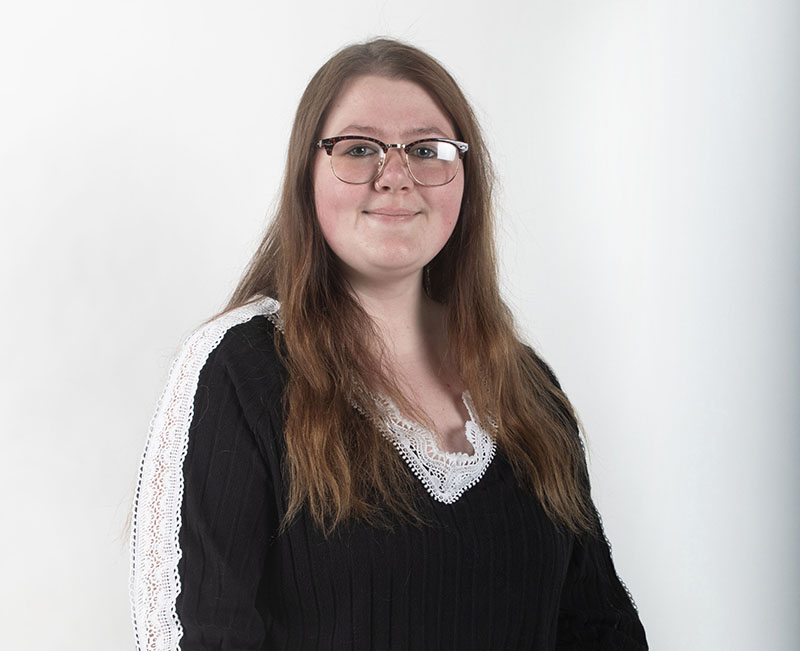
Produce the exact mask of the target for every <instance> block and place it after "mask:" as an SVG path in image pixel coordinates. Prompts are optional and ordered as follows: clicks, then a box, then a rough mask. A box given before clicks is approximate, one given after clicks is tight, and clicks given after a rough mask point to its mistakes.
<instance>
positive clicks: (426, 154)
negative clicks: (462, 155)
mask: <svg viewBox="0 0 800 651" xmlns="http://www.w3.org/2000/svg"><path fill="white" fill-rule="evenodd" d="M408 153H409V154H410V155H411V156H413V157H414V158H438V157H439V154H438V152H437V149H436V143H433V142H427V143H426V142H421V143H419V144H418V145H416V146H415V147H414V149H412V150H411V151H410V152H408Z"/></svg>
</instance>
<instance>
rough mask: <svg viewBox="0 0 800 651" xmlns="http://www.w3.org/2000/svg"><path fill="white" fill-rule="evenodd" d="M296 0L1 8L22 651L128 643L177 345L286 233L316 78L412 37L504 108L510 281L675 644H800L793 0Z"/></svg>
mask: <svg viewBox="0 0 800 651" xmlns="http://www.w3.org/2000/svg"><path fill="white" fill-rule="evenodd" d="M296 6H297V8H291V9H290V8H283V9H276V8H272V7H269V6H268V3H266V2H228V3H222V2H216V3H212V2H198V1H196V0H195V1H193V2H190V1H188V0H183V1H179V0H166V1H165V0H160V1H158V2H156V1H154V0H147V1H143V2H137V3H122V2H110V1H109V0H102V1H101V0H95V1H92V0H77V1H75V2H70V3H64V2H55V1H52V0H50V1H47V0H44V1H40V2H36V1H33V2H27V3H17V5H16V7H15V8H9V7H6V6H4V8H3V9H2V10H0V125H2V126H1V127H0V129H1V130H0V219H2V231H0V232H1V233H2V237H0V265H2V268H1V269H0V271H2V273H0V288H1V291H2V293H1V294H0V299H1V300H2V303H1V304H2V305H3V309H4V318H3V320H2V321H3V325H2V332H0V335H1V336H2V341H3V346H2V348H1V349H0V350H1V351H2V352H0V369H2V371H0V372H2V384H1V385H0V408H1V409H2V420H0V422H2V443H3V448H4V454H3V456H2V461H0V506H1V507H2V514H3V532H4V533H3V536H2V542H0V545H2V553H1V554H0V576H2V577H3V580H2V581H1V582H0V612H2V613H3V626H2V627H0V647H2V648H4V649H22V648H24V649H59V650H71V649H81V650H87V649H91V650H94V649H98V650H100V649H104V650H105V649H112V648H113V649H127V648H132V634H131V630H130V624H129V615H128V603H127V585H126V583H127V541H126V540H125V539H124V538H123V537H122V536H121V531H122V529H123V525H124V521H125V517H126V514H127V510H128V506H129V501H130V498H131V495H132V492H133V488H134V481H135V475H136V466H137V463H138V459H139V455H140V452H141V449H142V445H143V443H144V437H145V433H146V429H147V424H148V421H149V418H150V414H151V412H152V409H153V407H154V404H155V400H156V397H157V395H158V393H159V391H160V388H161V383H162V382H163V380H164V378H165V374H166V370H167V367H168V363H169V359H170V356H171V355H172V353H173V352H174V351H175V349H176V347H177V346H178V344H179V343H180V340H181V339H182V337H183V336H184V335H185V334H187V333H188V332H189V331H190V330H191V329H192V327H193V326H194V325H196V324H198V323H199V322H200V321H201V320H202V319H204V318H205V317H207V316H208V315H210V314H211V313H213V312H214V311H215V310H216V309H218V308H219V307H220V306H221V305H222V304H223V302H224V301H225V298H226V296H227V294H228V293H229V291H230V290H231V289H232V287H233V286H234V283H235V281H236V279H237V277H238V275H239V273H240V271H241V269H242V267H243V265H244V264H245V262H246V260H247V259H248V257H249V255H250V253H251V251H252V250H253V247H254V246H255V244H256V242H257V241H258V239H259V237H260V233H261V231H262V228H263V224H264V219H265V215H266V214H267V212H268V211H269V208H270V205H271V202H272V200H273V198H274V196H275V193H276V190H277V187H278V184H279V181H280V176H281V167H282V159H283V151H284V147H285V144H286V141H287V138H288V131H289V126H290V122H291V118H292V114H293V111H294V108H295V106H296V103H297V100H298V99H299V95H300V93H301V91H302V88H303V87H304V85H305V83H306V82H307V80H308V78H309V77H310V75H311V74H312V73H313V72H314V71H315V70H316V68H317V67H318V66H319V65H320V64H321V63H322V62H323V61H324V60H325V59H326V58H327V57H328V55H329V54H330V53H332V52H333V51H334V50H335V49H336V48H338V47H339V46H340V45H342V44H344V43H345V42H348V41H352V40H359V39H362V38H364V37H366V36H369V35H377V34H390V35H394V36H398V37H401V38H405V39H408V40H410V41H412V42H413V43H416V44H417V45H419V46H421V47H423V48H425V49H427V50H428V51H430V52H431V53H432V54H434V55H435V56H437V57H439V58H440V59H441V60H443V61H444V62H445V64H446V65H447V66H448V67H449V68H450V69H451V70H452V71H453V72H454V74H455V75H456V76H457V78H458V79H459V80H460V81H461V82H462V84H463V86H464V87H465V89H466V90H467V92H468V94H469V96H470V97H471V99H472V100H473V101H474V103H475V105H476V107H477V109H478V112H479V115H480V117H481V118H482V121H483V123H484V125H485V128H486V131H487V135H488V139H489V142H490V144H491V146H492V150H493V153H494V157H495V162H496V164H497V168H498V171H499V176H500V178H501V179H502V192H501V194H500V197H499V202H500V209H501V215H502V220H501V224H500V240H501V246H502V259H503V271H504V286H505V288H506V291H507V296H508V299H509V301H510V302H511V304H512V305H513V306H514V308H515V309H516V311H517V313H518V315H519V319H520V323H521V325H522V326H523V329H524V331H525V332H526V333H527V335H528V336H529V337H530V338H531V339H532V341H534V342H535V343H536V344H537V345H538V346H539V347H540V349H541V351H542V352H543V354H544V355H545V357H546V358H547V359H548V360H550V362H551V363H552V364H553V366H554V367H555V369H556V370H557V372H558V373H559V375H560V377H561V380H562V383H563V384H564V385H565V388H566V390H567V391H568V393H569V394H570V396H571V398H572V399H573V401H574V403H575V404H576V406H577V408H578V409H579V411H580V414H581V416H582V418H583V422H584V425H585V428H586V430H587V432H588V436H589V439H590V442H591V449H592V473H593V480H594V485H595V496H596V500H597V502H598V504H599V506H600V509H601V511H602V512H603V514H604V516H605V522H606V528H607V533H608V536H609V538H610V539H611V540H612V542H613V544H614V551H615V559H616V563H617V567H618V570H619V572H620V574H621V575H622V576H623V578H624V579H625V580H626V581H627V583H628V586H629V587H630V589H631V591H632V592H633V594H634V596H635V597H636V600H637V602H638V605H639V609H640V612H641V615H642V618H643V620H644V622H645V625H646V627H647V630H648V634H649V637H650V639H651V643H652V647H653V648H654V649H665V650H673V649H681V650H684V649H698V650H703V651H706V650H707V651H717V650H720V649H725V650H726V651H751V650H753V649H759V650H761V649H766V650H773V649H774V650H785V651H792V650H794V649H797V648H800V629H799V628H798V619H797V612H798V610H799V609H800V601H799V599H798V591H797V585H798V579H800V566H799V565H798V561H797V553H796V551H797V549H798V545H800V528H798V518H797V514H798V512H800V509H798V506H799V505H798V490H797V489H798V479H797V477H798V473H797V471H796V467H797V464H798V461H800V449H798V448H800V445H799V444H798V433H800V432H798V429H800V428H799V427H798V425H799V424H800V413H798V412H799V411H800V409H799V408H798V397H800V346H799V345H798V343H799V342H798V332H800V287H798V285H800V273H798V272H799V271H800V269H798V266H800V265H798V253H800V246H799V244H800V191H799V190H798V180H800V176H799V173H800V128H798V127H799V126H800V125H799V124H798V122H799V121H800V119H799V118H798V116H800V74H798V73H799V68H800V65H798V63H799V62H800V39H799V38H798V37H799V36H800V34H798V32H799V31H800V5H798V4H797V3H794V2H791V1H780V0H771V1H768V0H762V1H760V2H743V1H741V0H707V1H703V0H700V1H697V2H686V1H676V0H672V1H669V2H667V1H664V2H641V1H636V0H628V1H622V0H619V1H608V2H603V1H592V0H584V1H580V0H573V1H563V2H558V3H556V2H541V1H537V2H519V3H512V2H491V3H476V2H463V1H462V2H454V1H448V2H439V3H432V2H429V1H424V2H421V1H419V0H407V1H406V2H404V3H374V2H362V1H360V0H341V1H340V2H337V3H320V5H319V6H317V7H309V6H308V5H304V4H298V5H296Z"/></svg>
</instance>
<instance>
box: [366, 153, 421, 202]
mask: <svg viewBox="0 0 800 651" xmlns="http://www.w3.org/2000/svg"><path fill="white" fill-rule="evenodd" d="M413 185H414V179H412V178H411V174H409V172H408V167H407V166H406V162H405V159H404V158H403V152H402V151H401V150H399V149H397V150H393V149H390V150H389V151H388V152H387V154H386V156H385V157H384V159H383V167H381V171H380V172H379V173H378V176H377V177H376V178H375V189H376V190H378V191H379V192H387V191H391V190H408V189H410V188H411V186H413Z"/></svg>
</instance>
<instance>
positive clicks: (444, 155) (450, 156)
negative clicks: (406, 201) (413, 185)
mask: <svg viewBox="0 0 800 651" xmlns="http://www.w3.org/2000/svg"><path fill="white" fill-rule="evenodd" d="M406 153H407V154H408V166H409V168H410V169H411V173H412V174H413V175H414V178H415V179H417V181H419V182H420V183H422V184H423V185H444V184H445V183H449V182H450V181H452V180H453V178H454V177H455V175H456V172H458V160H459V159H458V149H457V148H456V146H455V145H451V144H450V143H449V142H438V141H436V140H424V141H422V142H418V143H416V144H415V145H414V146H413V147H411V148H410V149H407V150H406Z"/></svg>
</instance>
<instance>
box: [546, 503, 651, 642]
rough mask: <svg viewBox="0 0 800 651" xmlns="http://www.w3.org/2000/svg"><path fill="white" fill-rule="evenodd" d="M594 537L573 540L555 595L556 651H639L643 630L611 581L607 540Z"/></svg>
mask: <svg viewBox="0 0 800 651" xmlns="http://www.w3.org/2000/svg"><path fill="white" fill-rule="evenodd" d="M597 527H598V532H597V533H594V534H590V533H585V534H582V535H580V536H577V537H576V539H575V541H574V543H573V548H572V556H571V558H570V563H569V568H568V570H567V576H566V580H565V583H564V588H563V590H562V594H561V604H560V611H559V619H558V643H557V645H556V647H557V648H558V649H561V650H572V651H644V650H646V649H647V648H648V646H647V640H646V637H645V632H644V628H643V626H642V623H641V621H640V620H639V615H638V612H637V611H636V607H635V606H634V604H633V600H632V599H631V596H630V594H629V593H628V591H627V590H626V588H625V586H624V585H623V584H622V582H621V581H620V579H619V577H618V576H617V572H616V570H615V569H614V564H613V562H612V560H611V552H610V548H609V544H608V541H607V540H606V538H605V535H604V534H603V531H602V524H601V522H600V520H599V517H598V518H597Z"/></svg>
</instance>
